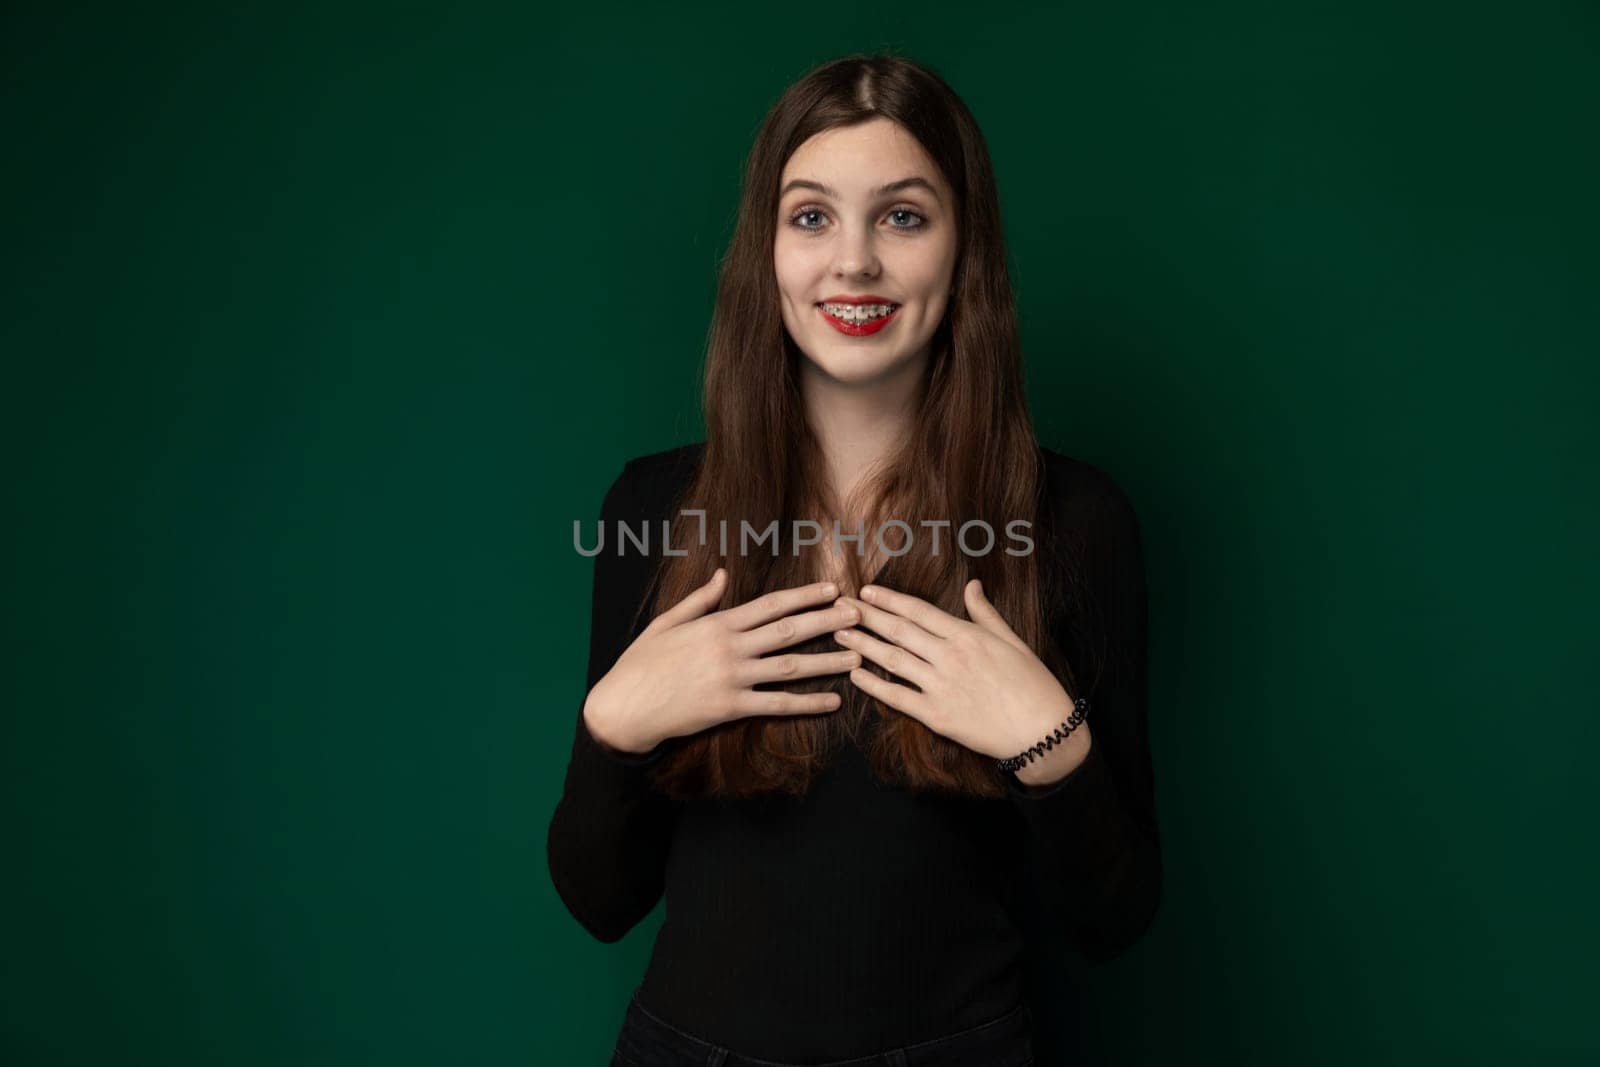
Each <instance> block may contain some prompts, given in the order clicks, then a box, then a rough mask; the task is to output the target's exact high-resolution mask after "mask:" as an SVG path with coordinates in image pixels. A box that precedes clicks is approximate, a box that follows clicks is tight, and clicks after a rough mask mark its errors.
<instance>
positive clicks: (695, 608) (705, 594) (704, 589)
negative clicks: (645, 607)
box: [644, 567, 728, 633]
mask: <svg viewBox="0 0 1600 1067" xmlns="http://www.w3.org/2000/svg"><path fill="white" fill-rule="evenodd" d="M727 584H728V569H727V568H726V567H718V568H717V570H716V573H714V574H712V576H711V577H710V578H709V579H707V580H706V583H705V584H704V585H702V586H701V587H700V588H698V589H695V590H693V591H692V592H690V593H689V595H688V596H686V597H684V598H683V599H682V600H680V601H678V602H677V603H676V604H674V605H672V607H670V608H668V609H667V610H666V611H663V612H662V613H661V614H660V615H657V616H656V617H655V618H653V619H651V620H650V625H648V626H646V627H645V628H644V632H645V633H650V632H651V631H653V630H665V629H668V628H669V627H673V626H677V625H680V624H681V623H686V622H688V621H689V620H691V619H698V618H699V617H700V616H702V615H704V614H705V613H706V612H708V611H710V610H711V609H712V608H714V607H716V605H717V601H719V600H721V599H722V590H723V588H724V587H725V586H726V585H727Z"/></svg>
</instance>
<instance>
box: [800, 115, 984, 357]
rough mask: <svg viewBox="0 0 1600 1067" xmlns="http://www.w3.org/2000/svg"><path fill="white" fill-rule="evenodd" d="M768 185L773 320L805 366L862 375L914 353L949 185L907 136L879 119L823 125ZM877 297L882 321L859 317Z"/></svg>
mask: <svg viewBox="0 0 1600 1067" xmlns="http://www.w3.org/2000/svg"><path fill="white" fill-rule="evenodd" d="M778 188H779V190H780V192H779V199H778V220H777V224H778V230H777V237H776V239H775V240H774V242H773V265H774V267H775V268H776V271H777V278H778V291H779V294H780V297H781V300H782V303H783V324H784V326H785V327H786V328H787V329H788V331H789V336H790V337H791V338H793V339H794V342H795V344H796V345H797V346H798V347H799V349H800V351H801V352H802V353H804V354H805V356H806V358H807V359H808V360H809V361H810V363H811V364H812V366H813V367H814V368H815V369H816V370H818V371H820V372H821V373H823V374H824V375H827V376H828V377H831V378H833V379H834V380H836V381H839V382H844V383H850V384H870V383H873V382H877V381H882V380H886V379H889V378H891V377H894V376H896V374H897V373H903V372H905V371H906V369H907V368H908V367H909V366H911V365H913V364H919V363H921V362H922V361H924V360H925V359H926V358H927V355H928V351H927V350H928V345H929V342H930V341H931V339H932V338H933V334H934V331H935V330H936V329H937V328H938V325H939V320H940V319H941V318H942V317H943V316H944V312H945V306H946V304H947V303H948V302H949V299H950V285H951V280H952V278H953V277H954V274H955V264H956V238H957V234H956V219H955V195H954V192H953V190H951V188H950V186H949V184H948V183H947V182H946V181H945V179H944V176H943V175H942V174H940V173H939V168H938V167H937V166H936V165H935V164H934V162H933V160H932V159H931V158H930V157H929V156H928V154H927V152H926V151H924V150H923V148H922V146H921V145H920V144H919V143H917V140H916V139H915V138H914V137H912V136H911V134H910V133H908V132H907V131H906V130H905V129H904V127H902V126H900V125H898V124H897V123H895V122H893V121H891V120H890V119H886V118H876V119H872V120H870V121H868V122H865V123H862V124H861V125H858V126H850V127H844V128H836V129H831V130H824V131H823V132H822V133H819V134H817V135H816V136H814V137H812V138H811V139H810V140H808V141H806V142H805V143H804V144H802V145H801V146H800V147H799V148H797V149H796V150H795V152H794V154H793V155H792V156H790V157H789V161H788V163H786V164H785V165H784V168H783V175H782V177H781V178H780V179H779V183H778ZM862 297H866V298H869V299H868V300H866V301H860V298H862ZM845 301H848V302H852V303H857V306H858V307H859V308H860V309H861V310H860V311H855V312H850V311H848V310H847V309H846V308H845V307H842V306H841V302H845ZM885 303H886V304H888V305H889V311H890V314H889V315H888V316H887V317H886V318H877V319H873V318H869V317H868V316H870V315H872V314H874V313H878V312H882V311H883V310H884V309H883V307H882V306H881V305H882V304H885ZM835 312H838V313H844V314H845V315H846V316H847V318H846V320H845V321H843V322H841V321H839V320H838V318H837V317H836V315H835V314H834V313H835Z"/></svg>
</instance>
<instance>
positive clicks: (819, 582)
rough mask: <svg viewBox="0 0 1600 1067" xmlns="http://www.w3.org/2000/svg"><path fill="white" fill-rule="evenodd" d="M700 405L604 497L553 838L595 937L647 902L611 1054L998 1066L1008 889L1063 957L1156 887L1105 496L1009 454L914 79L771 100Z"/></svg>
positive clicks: (961, 148)
mask: <svg viewBox="0 0 1600 1067" xmlns="http://www.w3.org/2000/svg"><path fill="white" fill-rule="evenodd" d="M704 404H705V414H706V439H705V440H704V441H703V442H697V443H695V444H691V445H686V446H683V447H680V448H674V449H669V450H667V451H664V452H658V453H654V454H651V455H647V456H642V457H638V458H635V459H633V460H631V461H629V462H628V463H627V464H626V465H625V466H624V467H623V470H622V473H621V474H620V476H619V477H618V478H617V479H616V481H615V483H614V484H613V485H612V486H611V487H610V490H609V491H608V492H607V493H606V495H605V501H604V503H603V505H602V507H601V536H602V538H604V540H603V541H602V542H601V551H600V552H599V554H598V555H596V557H595V571H594V601H593V612H594V614H593V622H592V629H591V640H590V651H589V672H588V686H589V688H588V692H587V696H586V698H585V700H584V704H583V707H582V710H581V712H580V714H579V717H578V724H577V730H576V737H575V740H574V744H573V749H572V757H571V762H570V763H569V765H568V768H567V774H566V782H565V787H564V791H563V795H562V797H561V800H560V803H559V804H558V806H557V808H556V811H555V813H554V816H553V818H552V820H551V823H550V831H549V842H548V844H549V857H550V873H551V877H552V880H553V882H554V884H555V886H556V889H557V891H558V892H559V893H560V895H561V898H562V900H563V901H565V903H566V905H567V907H568V908H569V909H570V910H571V912H572V913H573V915H574V916H575V917H576V918H577V919H578V921H579V922H581V923H582V924H583V925H584V927H585V928H586V929H588V930H589V931H590V932H591V933H593V934H594V936H595V937H597V938H599V939H600V940H601V941H605V942H613V941H616V940H618V939H619V938H621V937H622V936H623V935H624V934H625V933H627V931H628V930H629V929H631V928H632V927H633V926H634V924H636V923H637V922H638V921H639V920H640V919H641V918H643V917H644V916H645V915H646V914H648V913H649V912H650V911H651V909H652V908H653V907H654V906H655V904H656V903H657V901H658V900H659V899H661V897H662V894H663V893H665V896H666V901H667V913H666V920H665V922H664V923H663V924H662V926H661V929H660V932H659V934H658V935H657V937H656V940H655V945H654V950H653V953H652V955H651V958H650V962H649V965H648V967H647V969H646V973H645V975H644V978H643V981H642V982H641V984H640V985H639V987H638V988H637V989H636V990H635V992H634V996H633V1000H632V1002H631V1003H630V1005H629V1007H628V1010H627V1013H626V1016H625V1017H624V1020H623V1026H622V1031H621V1033H620V1034H619V1035H618V1039H617V1043H616V1049H615V1057H616V1058H615V1060H614V1061H613V1062H614V1063H618V1064H631V1065H636V1067H666V1065H678V1064H706V1063H711V1064H723V1065H735V1067H736V1065H740V1064H763V1065H768V1067H771V1065H774V1064H802V1063H803V1064H811V1065H816V1064H826V1063H835V1064H838V1063H851V1064H867V1063H874V1064H875V1063H893V1064H976V1063H984V1064H1019V1065H1020V1064H1028V1063H1032V1062H1033V1052H1032V1046H1031V1036H1030V1026H1031V1014H1030V1012H1029V1010H1028V1009H1027V1008H1026V1007H1025V1006H1024V1004H1023V999H1022V995H1023V987H1022V981H1023V967H1022V955H1023V952H1024V951H1025V946H1026V939H1025V936H1024V934H1023V932H1022V931H1021V930H1019V928H1018V926H1017V924H1016V923H1015V921H1014V920H1013V912H1014V906H1015V903H1016V894H1017V891H1018V888H1019V883H1020V880H1021V879H1022V878H1023V877H1025V871H1027V870H1033V871H1036V876H1037V877H1038V879H1039V881H1038V882H1037V883H1036V884H1037V885H1039V886H1042V887H1043V892H1044V894H1045V895H1044V898H1043V899H1044V900H1045V903H1046V906H1047V907H1050V908H1052V909H1055V910H1056V911H1058V912H1059V914H1060V916H1061V918H1062V920H1063V923H1064V925H1065V927H1066V928H1067V929H1069V930H1071V931H1072V932H1073V935H1074V938H1075V941H1076V946H1077V947H1078V949H1079V950H1080V951H1081V952H1083V953H1084V954H1085V955H1086V956H1087V957H1088V958H1089V959H1091V960H1095V961H1099V960H1105V959H1108V958H1110V957H1111V956H1113V955H1115V954H1117V953H1119V952H1121V951H1122V950H1123V949H1125V948H1127V947H1128V946H1129V945H1130V944H1132V943H1133V942H1134V941H1135V940H1136V939H1138V937H1139V936H1140V935H1141V934H1142V932H1143V931H1144V930H1145V929H1146V927H1147V926H1148V925H1149V924H1150V922H1151V920H1152V918H1153V916H1154V914H1155V912H1156V908H1157V903H1158V900H1159V897H1160V892H1161V856H1160V851H1159V847H1158V836H1157V826H1156V813H1155V804H1154V790H1153V783H1152V778H1151V761H1150V755H1149V749H1148V745H1147V741H1146V711H1145V588H1144V571H1143V563H1142V556H1141V547H1140V540H1139V530H1138V524H1137V521H1136V518H1135V515H1134V511H1133V509H1132V507H1131V506H1130V504H1129V502H1128V500H1127V498H1126V497H1125V496H1124V494H1123V493H1122V492H1121V491H1120V489H1119V488H1118V486H1117V485H1116V484H1115V483H1114V482H1113V481H1112V480H1111V478H1110V477H1108V476H1107V475H1106V474H1105V473H1103V472H1102V471H1100V470H1099V469H1097V468H1095V467H1093V466H1091V465H1089V464H1087V463H1083V462H1080V461H1077V460H1073V459H1070V458H1068V457H1066V456H1063V455H1060V454H1058V453H1055V452H1052V451H1050V450H1048V449H1044V448H1041V447H1040V446H1039V445H1038V443H1037V442H1036V441H1035V440H1034V437H1033V431H1032V425H1031V422H1030V419H1029V416H1028V410H1027V405H1026V403H1025V400H1024V396H1023V380H1022V371H1021V360H1020V354H1019V351H1018V342H1017V326H1016V316H1015V311H1014V307H1013V302H1012V293H1011V288H1010V282H1009V279H1008V276H1007V270H1006V253H1005V245H1004V241H1003V239H1002V233H1001V220H1000V211H999V201H998V196H997V193H996V190H995V184H994V177H993V174H992V171H991V166H990V161H989V157H988V151H987V148H986V146H985V144H984V141H983V137H982V134H981V133H980V132H979V130H978V127H977V125H976V123H975V122H974V121H973V118H972V115H971V114H970V113H969V111H968V110H967V108H966V106H965V105H964V104H963V103H962V102H961V100H960V99H959V98H958V97H957V96H956V95H955V93H954V92H952V91H951V89H950V88H949V87H948V86H947V85H946V84H945V83H944V82H943V81H942V80H941V79H939V78H938V77H937V76H936V75H935V74H934V73H932V72H931V71H929V70H928V69H926V68H925V67H922V66H919V65H917V64H915V63H912V62H910V61H907V60H905V59H902V58H897V57H886V56H850V57H847V58H844V59H840V60H837V61H834V62H832V63H829V64H826V65H824V66H822V67H819V68H818V69H816V70H814V71H812V72H810V73H809V74H807V75H806V76H805V77H804V78H803V79H801V80H800V81H799V82H797V83H796V84H794V85H793V86H791V87H790V88H789V89H788V90H787V91H786V92H785V93H784V94H783V96H782V98H781V99H780V100H779V101H778V102H777V103H776V104H775V105H774V107H773V108H772V110H771V112H770V113H769V114H768V116H767V118H766V121H765V123H764V125H763V126H762V128H761V130H760V132H759V134H758V135H757V139H756V143H755V145H754V148H753V150H752V152H751V154H750V158H749V163H748V169H747V172H746V175H745V182H744V189H743V200H742V203H741V206H740V213H739V219H738V224H737V228H736V232H735V234H734V237H733V243H732V247H731V249H730V250H729V252H728V255H727V257H726V258H725V260H724V264H723V269H722V276H721V284H720V288H719V291H718V295H717V305H716V312H715V320H714V324H713V329H712V333H711V338H710V349H709V353H708V359H707V365H706V379H705V393H704ZM807 521H809V522H814V523H815V524H816V525H815V526H810V525H807ZM669 523H670V525H669ZM835 523H837V524H838V525H837V528H836V526H835ZM619 524H622V525H625V526H626V527H627V532H628V533H629V535H630V536H628V537H621V536H620V534H621V533H622V531H621V529H620V527H619ZM836 529H837V532H838V536H837V538H836V537H835V530H836ZM819 532H820V536H819ZM663 534H666V535H667V536H666V539H665V543H663V536H662V535H663ZM762 535H766V539H765V540H758V538H761V537H762ZM858 535H859V536H858ZM646 539H647V541H648V544H647V545H646V543H645V540H646ZM585 547H587V546H585ZM1091 708H1092V712H1090V710H1089V709H1091ZM1085 716H1087V717H1085ZM1017 757H1020V758H1017ZM1027 853H1032V854H1033V855H1035V856H1036V857H1037V858H1038V863H1037V864H1036V865H1025V864H1024V856H1025V854H1027Z"/></svg>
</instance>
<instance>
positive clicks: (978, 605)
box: [965, 578, 1033, 652]
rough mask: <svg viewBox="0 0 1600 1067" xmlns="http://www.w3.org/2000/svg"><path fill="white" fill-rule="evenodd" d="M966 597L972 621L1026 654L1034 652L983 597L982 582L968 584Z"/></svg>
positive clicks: (974, 580) (975, 581)
mask: <svg viewBox="0 0 1600 1067" xmlns="http://www.w3.org/2000/svg"><path fill="white" fill-rule="evenodd" d="M965 595H966V601H967V614H968V615H970V616H971V617H972V621H973V622H974V623H975V624H977V625H978V626H981V627H983V628H984V629H985V630H987V631H989V632H990V633H992V634H994V635H995V636H996V637H1002V638H1004V639H1005V640H1007V641H1009V642H1010V643H1011V644H1012V645H1014V646H1016V647H1017V648H1020V649H1022V650H1023V651H1024V652H1032V651H1033V649H1031V648H1029V647H1028V643H1027V642H1026V641H1024V640H1023V639H1022V638H1020V637H1018V636H1017V632H1016V631H1015V630H1013V629H1012V628H1011V626H1010V624H1008V623H1007V622H1006V619H1005V616H1004V615H1001V614H1000V609H998V608H996V607H995V606H994V605H993V604H991V603H989V598H988V597H986V596H984V595H983V583H982V582H980V581H979V580H978V579H976V578H974V579H972V581H970V582H968V583H967V588H966V590H965Z"/></svg>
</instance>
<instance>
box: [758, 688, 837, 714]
mask: <svg viewBox="0 0 1600 1067" xmlns="http://www.w3.org/2000/svg"><path fill="white" fill-rule="evenodd" d="M839 704H840V700H839V694H838V693H788V692H785V691H784V690H782V689H771V690H768V689H759V690H758V689H745V690H741V691H740V692H739V693H737V694H735V695H734V700H733V710H734V712H735V713H736V714H737V715H810V714H815V713H816V712H819V711H837V710H838V709H839Z"/></svg>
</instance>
